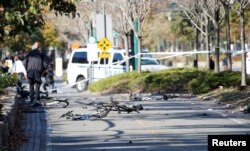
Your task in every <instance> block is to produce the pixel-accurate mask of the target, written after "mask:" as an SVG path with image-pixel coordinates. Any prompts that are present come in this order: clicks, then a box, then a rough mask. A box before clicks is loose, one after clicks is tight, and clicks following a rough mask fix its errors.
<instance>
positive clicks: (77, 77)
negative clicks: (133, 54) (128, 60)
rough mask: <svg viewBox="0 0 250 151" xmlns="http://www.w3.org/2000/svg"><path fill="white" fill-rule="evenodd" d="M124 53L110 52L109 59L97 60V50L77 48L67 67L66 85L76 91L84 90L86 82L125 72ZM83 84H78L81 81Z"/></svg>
mask: <svg viewBox="0 0 250 151" xmlns="http://www.w3.org/2000/svg"><path fill="white" fill-rule="evenodd" d="M124 53H125V52H124V51H119V50H110V51H109V54H110V58H99V57H98V55H99V54H100V51H99V50H96V49H89V48H79V49H75V50H73V52H72V54H71V56H70V59H69V62H68V67H67V79H68V84H70V85H76V88H77V90H78V91H83V90H84V89H86V86H87V83H88V81H96V80H99V79H102V78H105V77H109V76H111V75H115V74H118V73H124V72H125V71H126V66H125V61H123V62H121V61H122V60H125V55H124ZM83 80H85V82H79V81H83Z"/></svg>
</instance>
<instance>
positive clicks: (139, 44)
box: [138, 36, 141, 72]
mask: <svg viewBox="0 0 250 151" xmlns="http://www.w3.org/2000/svg"><path fill="white" fill-rule="evenodd" d="M138 72H141V37H140V36H138Z"/></svg>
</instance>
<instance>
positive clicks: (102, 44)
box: [97, 38, 112, 76]
mask: <svg viewBox="0 0 250 151" xmlns="http://www.w3.org/2000/svg"><path fill="white" fill-rule="evenodd" d="M97 47H98V48H99V49H100V50H101V51H102V52H101V53H100V54H99V58H104V64H105V66H106V58H109V57H110V53H108V50H109V49H110V48H111V47H112V44H111V42H110V41H109V40H108V39H106V38H102V40H101V41H99V42H98V43H97ZM105 76H106V67H105Z"/></svg>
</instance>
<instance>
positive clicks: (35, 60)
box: [23, 42, 47, 105]
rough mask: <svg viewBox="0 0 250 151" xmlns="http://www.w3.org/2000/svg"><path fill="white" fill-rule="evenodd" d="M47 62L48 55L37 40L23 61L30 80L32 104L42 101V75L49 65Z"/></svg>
mask: <svg viewBox="0 0 250 151" xmlns="http://www.w3.org/2000/svg"><path fill="white" fill-rule="evenodd" d="M46 62H47V61H46V56H45V55H44V54H43V53H42V51H41V47H40V43H39V42H35V43H34V45H33V46H32V50H31V51H30V52H29V53H28V55H27V56H26V57H25V59H24V61H23V64H24V67H25V68H26V71H27V77H28V81H29V90H30V103H31V105H37V104H39V103H40V86H41V82H42V81H41V76H42V73H43V72H44V69H45V68H46V66H47V63H46Z"/></svg>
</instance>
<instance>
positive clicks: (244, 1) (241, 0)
mask: <svg viewBox="0 0 250 151" xmlns="http://www.w3.org/2000/svg"><path fill="white" fill-rule="evenodd" d="M249 3H250V1H249V0H236V4H237V5H238V7H237V8H238V9H234V10H235V11H236V12H237V14H238V15H239V16H240V47H241V51H242V55H241V86H243V87H245V86H247V74H246V47H245V39H246V37H245V17H244V12H245V9H246V7H247V6H248V5H249Z"/></svg>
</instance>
